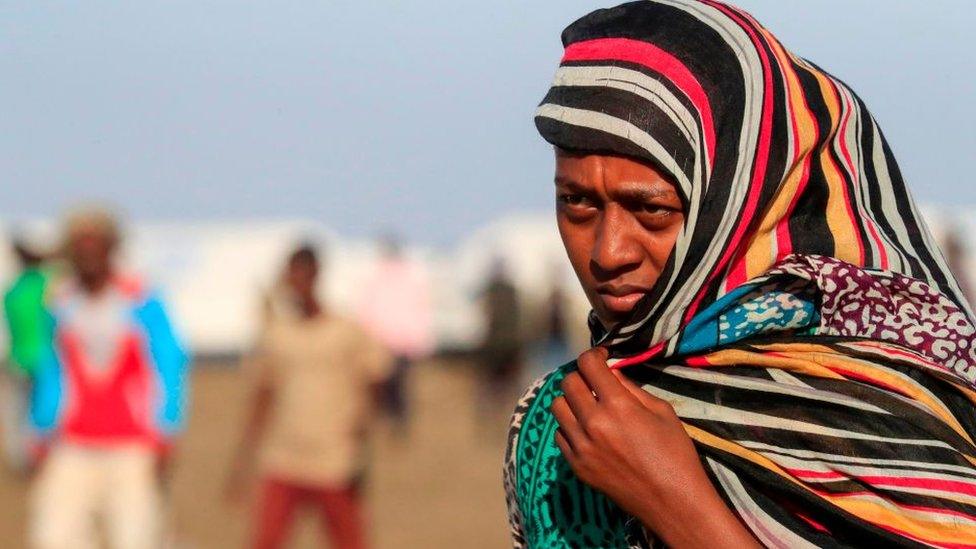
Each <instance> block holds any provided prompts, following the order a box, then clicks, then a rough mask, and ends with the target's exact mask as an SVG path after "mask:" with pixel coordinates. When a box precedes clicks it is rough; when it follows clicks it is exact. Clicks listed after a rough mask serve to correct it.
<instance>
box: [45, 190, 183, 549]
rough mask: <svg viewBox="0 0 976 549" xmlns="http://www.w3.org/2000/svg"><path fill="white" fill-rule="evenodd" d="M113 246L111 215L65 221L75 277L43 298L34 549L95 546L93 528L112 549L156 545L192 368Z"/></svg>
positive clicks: (94, 213)
mask: <svg viewBox="0 0 976 549" xmlns="http://www.w3.org/2000/svg"><path fill="white" fill-rule="evenodd" d="M118 247H119V229H118V225H117V222H116V220H115V218H114V217H113V216H112V215H111V214H109V213H107V212H104V211H102V210H98V209H86V210H79V211H76V212H74V213H73V214H71V215H70V216H69V217H68V219H67V222H66V224H65V229H64V248H65V254H66V259H67V261H68V263H69V266H70V273H67V274H66V275H65V276H64V277H63V279H61V280H59V281H57V283H55V284H53V286H52V287H51V288H50V289H49V291H48V294H49V295H48V297H47V300H46V307H45V309H46V311H47V313H48V314H49V315H50V318H51V319H52V321H53V325H52V326H53V341H54V344H53V345H52V347H51V351H52V352H49V353H44V354H43V355H42V356H41V359H40V360H39V361H38V362H37V364H36V367H35V369H34V375H33V378H34V391H33V402H32V406H31V423H32V427H33V431H34V456H35V460H36V463H35V469H36V478H35V479H34V485H33V487H32V494H31V500H30V517H29V521H28V539H29V542H30V544H31V546H32V547H36V548H39V549H59V548H68V547H71V548H88V547H97V546H100V545H101V544H100V543H99V541H98V537H99V536H97V535H96V532H97V531H99V530H101V531H103V532H104V534H105V537H106V538H107V540H105V541H107V545H108V546H109V547H111V548H113V549H114V548H119V549H122V548H124V549H129V548H133V549H138V548H152V547H158V545H159V543H160V538H161V530H162V528H161V522H162V521H161V516H162V505H161V503H162V501H161V500H162V497H161V496H162V494H161V488H162V486H163V482H162V480H163V479H164V476H165V472H166V469H167V463H168V460H169V456H170V453H171V450H172V446H173V443H174V441H175V439H176V437H177V435H178V434H179V432H180V430H181V429H182V426H183V417H184V411H185V404H186V403H185V400H186V385H187V367H188V364H189V359H188V356H187V353H186V351H184V348H183V346H182V345H181V344H180V342H179V339H178V338H177V337H176V335H175V333H174V331H173V328H172V326H171V324H170V321H169V317H168V315H167V313H166V308H165V306H164V304H163V301H162V300H161V299H160V297H159V295H158V294H157V293H156V292H155V291H153V290H152V289H151V288H150V287H149V286H148V285H147V284H146V283H145V281H144V280H142V279H141V278H139V277H137V276H132V275H126V274H123V273H122V272H121V271H120V270H119V268H118V267H117V265H116V261H115V259H116V252H117V250H118ZM96 519H101V525H102V526H103V528H96V522H97V521H96Z"/></svg>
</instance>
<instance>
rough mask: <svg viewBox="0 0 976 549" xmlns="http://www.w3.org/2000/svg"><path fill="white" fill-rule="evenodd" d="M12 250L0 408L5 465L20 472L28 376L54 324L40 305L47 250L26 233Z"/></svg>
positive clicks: (25, 456)
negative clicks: (13, 273) (15, 265)
mask: <svg viewBox="0 0 976 549" xmlns="http://www.w3.org/2000/svg"><path fill="white" fill-rule="evenodd" d="M13 248H14V254H15V255H16V257H17V260H18V262H19V264H20V272H19V274H18V275H17V277H16V279H14V281H13V283H12V284H11V286H10V287H9V288H8V290H7V291H6V293H5V294H4V298H3V309H4V316H5V318H6V322H7V332H8V336H9V337H8V341H9V344H10V355H9V358H8V361H7V365H6V366H7V367H6V368H4V371H3V373H2V379H0V383H2V384H3V394H2V398H0V407H2V409H0V412H2V414H3V425H2V428H3V443H4V455H5V457H6V461H7V465H8V466H9V467H10V468H11V469H12V470H14V471H15V472H18V473H22V472H26V471H27V468H28V465H29V463H30V460H29V452H28V447H29V444H28V442H29V436H30V429H29V425H28V403H29V402H30V391H31V385H32V379H33V374H34V371H35V370H36V369H37V367H38V364H39V363H41V362H42V361H43V360H44V357H46V356H47V355H49V354H50V353H51V352H52V350H53V349H52V344H53V340H52V337H53V330H54V326H53V325H54V322H53V319H52V318H51V316H50V315H49V314H48V312H47V309H46V307H45V296H46V294H47V290H48V286H49V282H50V278H51V272H50V269H49V268H46V267H45V265H44V264H45V261H46V260H47V258H48V257H49V256H50V254H51V252H52V250H51V246H50V245H49V243H46V242H42V241H40V240H39V239H37V238H33V239H32V238H31V237H30V236H28V235H27V234H18V235H17V236H16V237H15V238H14V245H13Z"/></svg>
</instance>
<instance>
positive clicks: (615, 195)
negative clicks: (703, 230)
mask: <svg viewBox="0 0 976 549" xmlns="http://www.w3.org/2000/svg"><path fill="white" fill-rule="evenodd" d="M556 218H557V220H558V223H559V234H560V235H561V236H562V239H563V245H564V246H566V252H567V253H568V254H569V260H570V262H571V263H572V264H573V268H574V269H575V270H576V276H578V277H579V280H580V283H582V285H583V290H584V291H585V292H586V297H587V298H589V300H590V304H591V305H592V306H593V310H594V311H596V314H597V317H599V318H600V320H601V321H602V322H603V323H604V325H605V326H607V327H609V326H611V325H613V324H615V323H618V322H620V321H622V320H624V319H625V318H626V317H627V313H628V312H630V310H631V309H632V308H633V307H634V305H636V304H637V302H638V301H640V299H641V298H642V297H644V295H645V294H646V293H647V292H649V291H650V290H651V287H652V286H654V283H655V282H657V279H658V277H659V276H660V275H661V271H662V270H663V269H664V266H665V264H666V263H667V260H668V256H670V255H671V250H672V249H674V244H675V241H676V239H677V238H678V232H679V231H680V230H681V227H682V224H683V223H684V213H683V210H682V204H681V198H680V197H679V195H678V192H677V190H676V189H675V187H674V185H672V184H671V183H670V182H669V181H668V180H667V179H666V178H665V176H664V175H663V174H661V173H660V172H659V171H657V170H656V169H655V168H653V167H651V165H649V164H645V163H643V162H639V161H637V160H631V159H629V158H625V157H620V156H607V155H598V154H590V155H580V154H574V153H569V152H566V151H563V150H559V149H557V150H556Z"/></svg>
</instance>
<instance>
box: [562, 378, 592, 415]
mask: <svg viewBox="0 0 976 549" xmlns="http://www.w3.org/2000/svg"><path fill="white" fill-rule="evenodd" d="M560 387H561V388H562V390H563V394H564V395H565V396H566V403H567V404H569V408H570V409H571V410H572V411H573V415H575V416H576V418H577V419H578V420H580V421H586V418H587V417H589V416H590V415H592V414H593V410H594V408H596V397H594V396H593V392H592V390H591V389H590V386H589V385H587V384H586V382H585V381H583V378H582V377H581V376H580V375H579V374H578V373H577V372H570V373H569V374H567V375H566V377H565V378H564V379H563V382H562V385H561V386H560Z"/></svg>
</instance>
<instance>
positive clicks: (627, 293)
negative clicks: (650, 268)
mask: <svg viewBox="0 0 976 549" xmlns="http://www.w3.org/2000/svg"><path fill="white" fill-rule="evenodd" d="M647 292H648V290H647V289H645V288H639V287H634V286H623V287H603V288H598V289H597V293H598V294H599V296H600V301H602V302H603V306H604V307H605V308H606V309H607V310H608V311H610V312H612V313H616V314H624V313H629V312H630V311H631V309H633V308H634V306H635V305H637V302H638V301H640V300H641V298H643V297H644V296H645V295H647Z"/></svg>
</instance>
